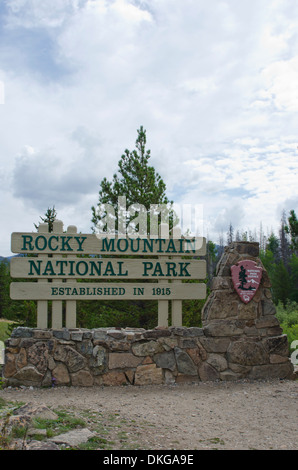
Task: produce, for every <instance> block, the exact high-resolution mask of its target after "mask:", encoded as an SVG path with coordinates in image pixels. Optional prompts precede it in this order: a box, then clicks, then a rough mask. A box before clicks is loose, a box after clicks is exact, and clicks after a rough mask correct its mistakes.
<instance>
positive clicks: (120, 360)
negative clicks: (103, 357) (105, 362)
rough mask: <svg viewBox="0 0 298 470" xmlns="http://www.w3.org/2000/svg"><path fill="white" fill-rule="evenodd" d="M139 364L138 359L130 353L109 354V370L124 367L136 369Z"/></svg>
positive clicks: (139, 360)
mask: <svg viewBox="0 0 298 470" xmlns="http://www.w3.org/2000/svg"><path fill="white" fill-rule="evenodd" d="M140 362H141V359H140V357H136V356H134V355H133V354H131V353H110V354H109V369H125V368H126V367H127V368H132V367H137V366H138V365H139V364H140Z"/></svg>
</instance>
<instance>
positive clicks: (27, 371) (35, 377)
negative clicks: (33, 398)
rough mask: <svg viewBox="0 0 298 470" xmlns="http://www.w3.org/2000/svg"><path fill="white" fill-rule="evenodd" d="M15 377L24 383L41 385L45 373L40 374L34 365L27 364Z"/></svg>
mask: <svg viewBox="0 0 298 470" xmlns="http://www.w3.org/2000/svg"><path fill="white" fill-rule="evenodd" d="M13 378H14V379H15V380H16V381H18V382H19V383H21V384H23V385H28V386H30V385H33V386H35V387H36V386H40V385H41V382H42V380H43V374H40V372H38V370H37V369H36V368H35V367H34V366H31V365H29V366H26V367H23V368H22V369H20V370H19V371H18V372H17V373H16V374H15V375H14V376H13Z"/></svg>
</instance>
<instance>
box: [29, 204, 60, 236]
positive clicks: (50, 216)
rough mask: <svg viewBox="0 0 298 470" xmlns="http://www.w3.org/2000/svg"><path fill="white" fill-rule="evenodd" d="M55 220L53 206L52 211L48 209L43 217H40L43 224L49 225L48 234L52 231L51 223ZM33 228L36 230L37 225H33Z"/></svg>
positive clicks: (55, 213)
mask: <svg viewBox="0 0 298 470" xmlns="http://www.w3.org/2000/svg"><path fill="white" fill-rule="evenodd" d="M56 218H57V212H56V209H55V206H53V208H52V209H51V208H50V207H49V208H48V210H47V211H46V213H45V216H44V217H40V219H41V220H42V222H43V223H46V224H49V232H52V231H53V222H54V220H56ZM34 226H35V228H36V229H38V225H37V224H34Z"/></svg>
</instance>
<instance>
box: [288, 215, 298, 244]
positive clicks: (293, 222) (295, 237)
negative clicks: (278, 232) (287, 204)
mask: <svg viewBox="0 0 298 470" xmlns="http://www.w3.org/2000/svg"><path fill="white" fill-rule="evenodd" d="M285 231H286V233H288V234H290V236H291V249H292V250H293V251H294V252H295V253H297V252H298V220H297V216H296V214H295V211H294V210H291V211H290V216H289V218H288V225H286V226H285Z"/></svg>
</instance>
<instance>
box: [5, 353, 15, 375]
mask: <svg viewBox="0 0 298 470" xmlns="http://www.w3.org/2000/svg"><path fill="white" fill-rule="evenodd" d="M16 357H17V356H15V354H11V353H6V354H5V365H4V368H3V374H4V377H6V378H9V377H12V376H13V375H15V374H16V372H17V368H16Z"/></svg>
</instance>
